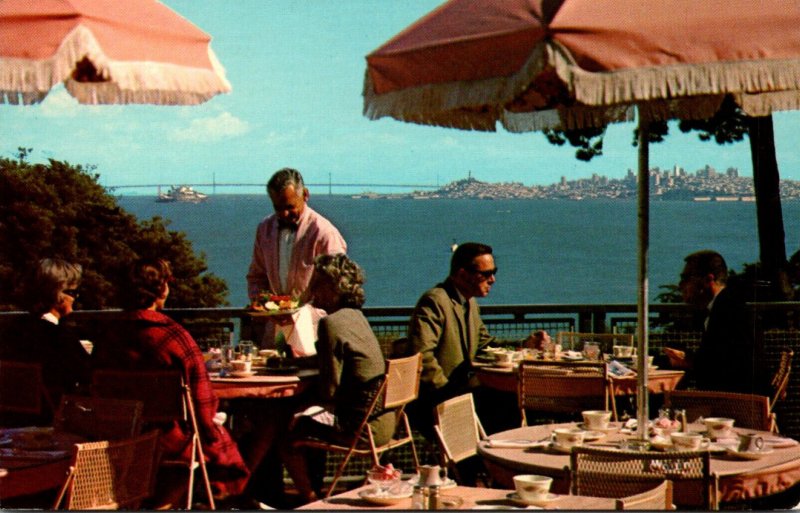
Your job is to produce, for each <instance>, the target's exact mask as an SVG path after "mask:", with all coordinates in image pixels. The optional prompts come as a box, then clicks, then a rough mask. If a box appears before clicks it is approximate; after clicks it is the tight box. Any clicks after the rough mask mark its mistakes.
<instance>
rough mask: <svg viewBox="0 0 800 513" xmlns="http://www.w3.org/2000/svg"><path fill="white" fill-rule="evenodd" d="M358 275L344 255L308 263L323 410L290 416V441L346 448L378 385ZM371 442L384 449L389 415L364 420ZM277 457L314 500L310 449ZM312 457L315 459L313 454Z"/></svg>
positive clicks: (286, 450) (286, 448) (379, 364)
mask: <svg viewBox="0 0 800 513" xmlns="http://www.w3.org/2000/svg"><path fill="white" fill-rule="evenodd" d="M363 283H364V273H363V271H362V270H361V268H360V267H359V266H358V264H356V263H355V262H353V261H352V260H350V259H349V258H347V256H345V255H344V254H336V255H320V256H318V257H317V258H316V259H315V261H314V274H313V275H312V277H311V284H310V286H309V291H310V297H311V298H312V302H313V304H314V306H315V307H317V308H321V309H323V310H325V311H326V312H327V313H328V315H327V316H326V317H324V318H322V319H321V320H320V322H319V327H318V330H317V334H318V340H317V355H318V358H319V381H320V399H321V400H322V401H323V404H322V405H321V406H322V407H323V408H320V407H314V408H311V409H308V410H306V411H305V412H304V413H303V414H300V415H298V416H296V422H295V424H294V426H293V427H292V428H291V432H290V434H289V438H290V442H293V441H294V440H297V439H303V438H317V439H323V440H329V441H332V442H336V443H339V444H344V445H350V444H351V443H352V441H353V436H354V433H355V431H356V429H357V428H358V426H359V425H360V424H361V421H362V420H363V419H364V415H366V412H367V409H368V408H369V405H370V404H371V402H372V399H373V398H374V397H375V394H376V393H377V392H378V390H379V388H380V386H381V384H382V383H383V376H384V374H385V372H386V362H385V360H384V357H383V353H382V352H381V348H380V344H379V343H378V340H377V339H376V338H375V334H374V333H373V332H372V328H371V327H370V325H369V322H368V321H367V319H366V317H364V314H363V313H362V312H361V306H362V305H363V304H364V298H365V296H364V288H363V287H362V285H363ZM370 426H371V427H372V430H373V433H374V434H375V443H376V444H378V445H380V444H384V443H386V442H387V441H389V439H390V438H391V436H392V434H393V433H394V427H395V416H394V413H392V412H390V413H386V414H384V415H380V416H378V417H376V418H374V419H373V420H372V421H370ZM281 449H282V457H283V460H284V463H285V464H286V468H287V470H288V471H289V474H290V475H291V476H292V480H293V481H294V484H295V486H296V487H297V490H298V492H299V493H300V496H301V498H302V499H303V500H305V501H308V502H310V501H313V500H316V498H317V496H318V495H319V493H320V488H321V484H322V483H321V479H319V478H320V477H321V476H316V475H315V479H314V480H315V481H316V482H314V483H312V479H311V477H310V476H309V469H308V466H309V465H308V463H309V462H308V461H307V458H308V457H309V456H310V454H309V452H310V450H308V449H304V448H300V447H293V444H292V443H288V444H284V445H283V446H282V447H281ZM317 456H318V455H317Z"/></svg>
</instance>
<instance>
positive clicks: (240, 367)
mask: <svg viewBox="0 0 800 513" xmlns="http://www.w3.org/2000/svg"><path fill="white" fill-rule="evenodd" d="M252 365H253V362H251V361H249V360H233V361H232V362H231V367H232V368H233V370H234V371H235V372H250V369H252Z"/></svg>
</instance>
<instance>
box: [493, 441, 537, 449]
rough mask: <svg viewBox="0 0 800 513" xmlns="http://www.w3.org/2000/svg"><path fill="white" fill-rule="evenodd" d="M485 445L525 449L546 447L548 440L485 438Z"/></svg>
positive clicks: (498, 447)
mask: <svg viewBox="0 0 800 513" xmlns="http://www.w3.org/2000/svg"><path fill="white" fill-rule="evenodd" d="M485 442H486V447H492V448H497V449H526V448H529V447H546V446H548V445H550V440H549V439H548V440H542V441H538V442H537V441H535V440H491V439H490V440H485Z"/></svg>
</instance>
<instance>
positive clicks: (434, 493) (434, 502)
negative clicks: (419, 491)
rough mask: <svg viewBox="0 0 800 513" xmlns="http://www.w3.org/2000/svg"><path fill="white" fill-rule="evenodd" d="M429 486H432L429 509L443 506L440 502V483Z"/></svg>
mask: <svg viewBox="0 0 800 513" xmlns="http://www.w3.org/2000/svg"><path fill="white" fill-rule="evenodd" d="M429 488H430V490H429V492H428V493H429V497H428V509H430V510H438V509H441V506H440V504H439V498H440V495H439V486H438V485H433V486H430V487H429Z"/></svg>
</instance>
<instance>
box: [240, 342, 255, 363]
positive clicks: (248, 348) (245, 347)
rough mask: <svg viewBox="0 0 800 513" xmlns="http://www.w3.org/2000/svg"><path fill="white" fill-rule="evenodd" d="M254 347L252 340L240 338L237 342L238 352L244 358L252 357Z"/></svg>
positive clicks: (249, 358)
mask: <svg viewBox="0 0 800 513" xmlns="http://www.w3.org/2000/svg"><path fill="white" fill-rule="evenodd" d="M254 350H255V347H254V345H253V341H252V340H242V341H240V342H239V352H240V353H241V355H242V357H243V358H244V359H245V360H251V359H252V358H253V352H254Z"/></svg>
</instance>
